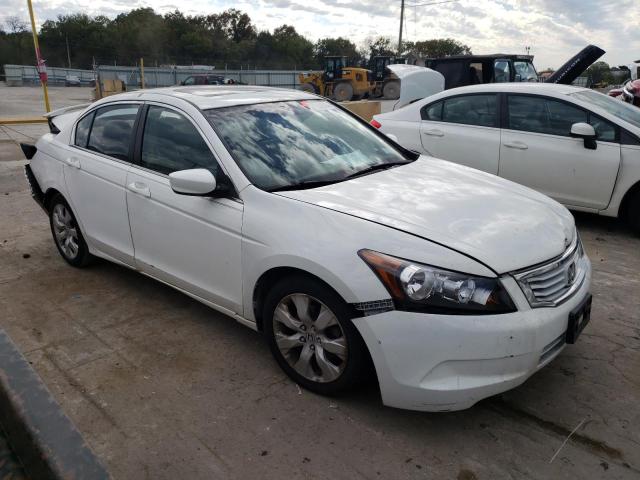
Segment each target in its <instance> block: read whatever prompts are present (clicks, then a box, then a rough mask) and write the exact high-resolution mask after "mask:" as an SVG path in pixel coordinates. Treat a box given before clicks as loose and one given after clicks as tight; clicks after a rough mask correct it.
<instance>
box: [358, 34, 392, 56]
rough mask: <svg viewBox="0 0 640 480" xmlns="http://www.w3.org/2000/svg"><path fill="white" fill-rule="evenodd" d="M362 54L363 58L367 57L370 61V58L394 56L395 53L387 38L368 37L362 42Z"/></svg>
mask: <svg viewBox="0 0 640 480" xmlns="http://www.w3.org/2000/svg"><path fill="white" fill-rule="evenodd" d="M363 53H364V56H365V57H366V56H367V55H368V57H369V59H371V57H377V56H380V55H384V56H391V55H395V53H396V52H395V46H394V45H393V43H392V41H391V39H390V38H389V37H377V38H371V37H368V38H366V39H365V40H364V48H363Z"/></svg>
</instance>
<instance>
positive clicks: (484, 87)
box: [443, 82, 589, 96]
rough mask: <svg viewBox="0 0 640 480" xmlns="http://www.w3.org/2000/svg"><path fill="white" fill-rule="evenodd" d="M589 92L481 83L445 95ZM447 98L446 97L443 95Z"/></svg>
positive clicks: (552, 85) (532, 84)
mask: <svg viewBox="0 0 640 480" xmlns="http://www.w3.org/2000/svg"><path fill="white" fill-rule="evenodd" d="M585 90H589V89H588V88H584V87H575V86H573V85H561V84H559V83H544V82H510V83H481V84H478V85H468V86H466V87H458V88H452V89H450V90H445V91H444V92H443V93H445V94H448V95H454V94H460V93H482V92H491V93H497V92H506V93H534V94H538V95H569V94H571V93H575V92H581V91H585ZM443 96H445V95H443Z"/></svg>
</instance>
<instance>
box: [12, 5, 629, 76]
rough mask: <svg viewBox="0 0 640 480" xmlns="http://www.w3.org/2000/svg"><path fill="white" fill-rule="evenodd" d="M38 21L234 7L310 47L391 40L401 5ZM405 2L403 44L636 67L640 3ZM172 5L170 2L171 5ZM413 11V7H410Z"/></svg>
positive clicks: (38, 10) (48, 9)
mask: <svg viewBox="0 0 640 480" xmlns="http://www.w3.org/2000/svg"><path fill="white" fill-rule="evenodd" d="M32 1H33V6H34V9H35V14H36V21H37V23H38V24H41V23H42V22H43V21H44V20H47V19H55V18H56V17H57V16H58V15H60V14H70V13H78V12H85V13H88V14H90V15H98V14H100V15H107V16H109V17H114V16H116V15H117V14H119V13H122V12H126V11H129V10H131V9H132V8H136V7H152V8H154V9H155V10H156V11H158V12H159V13H166V12H168V11H171V10H175V9H176V8H178V9H179V10H181V11H182V12H184V13H186V14H189V15H195V14H208V13H217V12H221V11H223V10H225V9H227V8H237V9H240V10H242V11H245V12H247V13H248V14H249V16H250V17H251V19H252V21H253V22H254V24H255V25H256V26H257V27H258V28H259V29H269V30H273V29H274V28H276V27H278V26H280V25H282V24H283V23H286V24H289V25H293V26H295V28H296V30H298V32H300V33H302V34H303V35H305V36H306V37H308V38H309V39H311V40H317V39H319V38H324V37H337V36H343V37H347V38H349V39H350V40H351V41H353V42H355V43H356V44H357V45H359V44H361V43H362V42H363V41H364V40H365V39H366V38H367V37H376V36H379V35H384V36H388V37H391V38H392V39H394V41H397V38H398V31H399V27H400V0H388V1H384V0H360V1H349V0H314V1H310V0H235V1H226V0H189V1H187V2H177V1H176V0H91V2H87V1H86V0H84V1H82V0H32ZM442 1H443V0H406V5H407V6H406V7H405V17H406V18H405V23H406V28H405V31H404V34H403V38H404V40H409V41H415V40H427V39H431V38H442V37H451V38H455V39H456V40H459V41H461V42H463V43H465V44H467V45H469V46H470V47H471V48H472V50H473V53H476V54H482V53H525V48H526V47H527V46H528V47H530V49H531V50H530V53H531V54H532V55H534V56H535V60H534V63H535V65H536V68H537V69H538V70H543V69H545V68H547V67H552V68H556V67H558V66H560V65H561V64H562V63H564V62H565V61H566V60H567V59H569V57H571V56H572V55H574V54H575V53H577V52H578V51H579V50H580V49H581V48H582V47H584V46H586V45H587V44H589V43H594V44H596V45H598V46H599V47H601V48H603V49H604V50H605V51H606V52H607V54H606V55H605V56H604V57H603V60H605V61H607V62H608V63H609V64H611V65H628V64H630V63H632V62H633V61H635V60H640V29H639V28H638V27H639V26H640V2H639V1H637V0H615V1H610V0H458V1H454V2H451V3H444V4H443V3H440V4H437V5H424V4H425V3H431V2H442ZM174 2H175V3H174ZM26 3H27V2H26V0H0V23H4V22H5V21H6V19H7V17H9V16H11V15H15V16H18V17H20V18H22V19H24V20H25V21H28V18H29V17H28V12H27V7H26ZM413 5H415V6H413Z"/></svg>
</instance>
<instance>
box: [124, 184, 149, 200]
mask: <svg viewBox="0 0 640 480" xmlns="http://www.w3.org/2000/svg"><path fill="white" fill-rule="evenodd" d="M127 188H128V189H129V190H130V191H132V192H133V193H137V194H138V195H142V196H143V197H147V198H149V197H151V190H149V187H148V186H147V185H146V184H144V183H142V182H131V183H130V184H129V185H127Z"/></svg>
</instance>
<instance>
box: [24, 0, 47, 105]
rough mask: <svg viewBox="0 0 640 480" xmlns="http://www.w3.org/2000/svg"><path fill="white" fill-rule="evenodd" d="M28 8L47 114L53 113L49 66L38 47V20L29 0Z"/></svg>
mask: <svg viewBox="0 0 640 480" xmlns="http://www.w3.org/2000/svg"><path fill="white" fill-rule="evenodd" d="M27 6H28V7H29V17H31V33H32V34H33V46H34V47H35V49H36V61H37V62H38V73H39V74H40V83H41V84H42V91H43V93H44V108H45V109H46V110H47V113H49V112H50V111H51V105H49V91H48V90H47V66H46V65H45V64H44V60H43V58H42V56H41V55H40V46H39V45H38V32H36V20H35V17H34V16H33V6H32V5H31V0H27Z"/></svg>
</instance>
